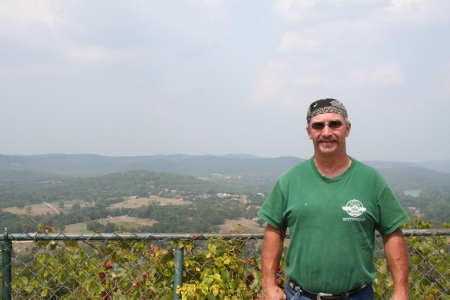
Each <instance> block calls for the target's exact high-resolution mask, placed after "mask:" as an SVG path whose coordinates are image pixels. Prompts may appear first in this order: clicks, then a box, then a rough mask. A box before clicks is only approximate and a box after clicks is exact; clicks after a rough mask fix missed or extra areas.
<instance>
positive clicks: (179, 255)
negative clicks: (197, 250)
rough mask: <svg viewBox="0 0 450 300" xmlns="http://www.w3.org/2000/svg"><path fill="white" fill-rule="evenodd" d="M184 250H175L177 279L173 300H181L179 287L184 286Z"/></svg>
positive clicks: (174, 283) (174, 284)
mask: <svg viewBox="0 0 450 300" xmlns="http://www.w3.org/2000/svg"><path fill="white" fill-rule="evenodd" d="M183 259H184V250H183V248H179V247H178V248H176V249H175V278H174V282H173V300H180V295H178V294H177V287H179V286H180V287H181V286H182V285H183Z"/></svg>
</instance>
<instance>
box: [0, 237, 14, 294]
mask: <svg viewBox="0 0 450 300" xmlns="http://www.w3.org/2000/svg"><path fill="white" fill-rule="evenodd" d="M11 252H12V242H11V241H10V240H9V239H8V229H7V228H5V234H4V238H3V243H2V299H3V300H10V299H11Z"/></svg>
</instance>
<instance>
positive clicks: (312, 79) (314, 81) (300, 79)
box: [292, 75, 332, 87]
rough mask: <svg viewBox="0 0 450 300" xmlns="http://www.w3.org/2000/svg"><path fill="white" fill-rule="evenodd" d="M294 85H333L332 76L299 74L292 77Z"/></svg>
mask: <svg viewBox="0 0 450 300" xmlns="http://www.w3.org/2000/svg"><path fill="white" fill-rule="evenodd" d="M292 82H293V84H294V85H296V86H299V87H324V86H329V85H331V83H332V81H331V79H330V78H328V77H325V76H305V75H301V76H297V77H295V78H293V79H292Z"/></svg>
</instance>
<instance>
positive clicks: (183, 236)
mask: <svg viewBox="0 0 450 300" xmlns="http://www.w3.org/2000/svg"><path fill="white" fill-rule="evenodd" d="M403 233H404V235H405V236H406V237H409V236H450V229H408V230H403ZM377 236H380V234H379V233H378V232H377ZM210 238H220V239H224V240H232V239H263V238H264V233H130V234H121V233H67V234H65V233H52V234H45V233H8V232H5V233H4V234H2V235H0V241H5V240H15V241H46V240H75V241H82V240H96V241H106V240H110V241H111V240H167V241H176V240H207V239H210ZM286 238H289V233H288V234H287V235H286Z"/></svg>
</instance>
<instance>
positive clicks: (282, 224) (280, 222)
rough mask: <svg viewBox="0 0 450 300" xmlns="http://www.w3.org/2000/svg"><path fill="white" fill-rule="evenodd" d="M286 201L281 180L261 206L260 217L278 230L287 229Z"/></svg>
mask: <svg viewBox="0 0 450 300" xmlns="http://www.w3.org/2000/svg"><path fill="white" fill-rule="evenodd" d="M284 200H285V199H284V196H283V191H282V189H281V184H280V180H278V181H277V183H276V184H275V186H274V187H273V189H272V191H271V192H270V194H269V195H268V196H267V199H266V200H265V201H264V203H263V205H262V206H261V209H260V210H259V211H258V217H260V218H261V219H263V220H264V221H266V222H267V223H269V224H270V225H272V226H273V227H275V228H277V229H281V230H284V229H286V227H287V225H286V220H285V219H284V207H285V203H284Z"/></svg>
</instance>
